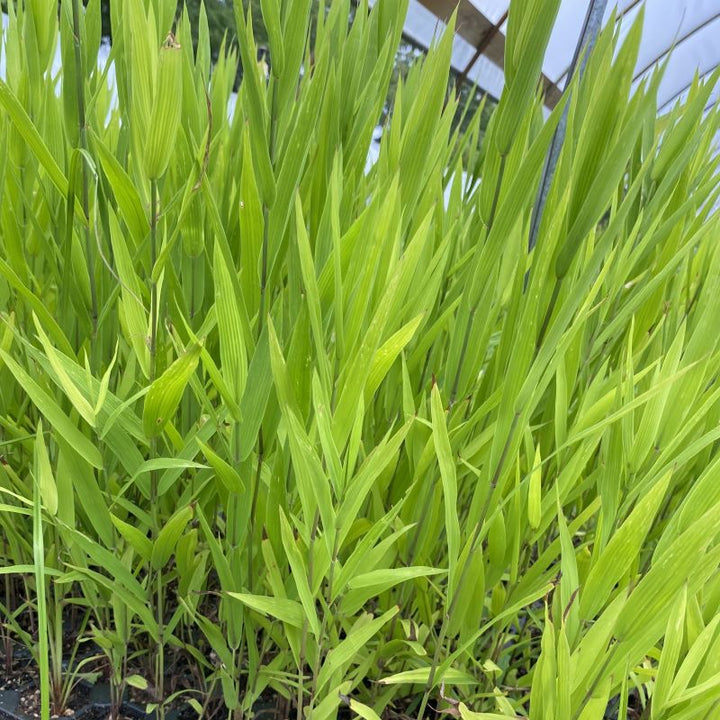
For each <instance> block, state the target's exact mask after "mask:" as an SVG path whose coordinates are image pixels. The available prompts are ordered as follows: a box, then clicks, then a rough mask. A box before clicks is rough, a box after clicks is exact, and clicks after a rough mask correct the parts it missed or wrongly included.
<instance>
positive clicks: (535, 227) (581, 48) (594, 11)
mask: <svg viewBox="0 0 720 720" xmlns="http://www.w3.org/2000/svg"><path fill="white" fill-rule="evenodd" d="M607 1H608V0H590V5H589V7H588V11H587V14H586V15H585V22H584V23H583V27H582V31H581V32H580V37H579V39H578V43H577V45H576V47H575V54H574V55H573V59H572V62H571V63H570V69H569V70H568V75H567V80H566V81H565V88H566V90H567V88H568V86H569V85H570V81H571V80H572V78H573V75H574V74H575V70H576V66H577V63H578V60H579V59H580V57H581V55H582V62H581V63H580V69H579V71H578V72H579V73H580V76H582V74H583V71H584V70H585V64H586V63H587V59H588V55H589V54H590V53H591V52H592V49H593V47H594V46H595V41H596V40H597V36H598V33H599V32H600V27H601V26H602V19H603V16H604V15H605V8H606V7H607ZM583 53H584V54H583ZM567 113H568V105H565V109H564V110H563V114H562V117H561V118H560V122H559V123H558V126H557V128H556V129H555V134H554V135H553V139H552V142H551V143H550V148H549V150H548V154H547V158H545V167H544V168H543V173H542V179H541V181H540V187H539V188H538V194H537V198H536V199H535V206H534V207H533V212H532V218H531V221H530V237H529V238H528V251H530V250H532V249H533V248H534V247H535V243H536V242H537V234H538V231H539V229H540V221H541V220H542V213H543V209H544V208H545V202H546V200H547V194H548V191H549V190H550V184H551V183H552V179H553V176H554V175H555V166H556V165H557V161H558V157H559V156H560V150H561V148H562V145H563V141H564V140H565V130H566V127H567Z"/></svg>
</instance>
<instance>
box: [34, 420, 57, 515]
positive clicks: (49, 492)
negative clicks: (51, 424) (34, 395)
mask: <svg viewBox="0 0 720 720" xmlns="http://www.w3.org/2000/svg"><path fill="white" fill-rule="evenodd" d="M35 479H36V480H37V483H38V487H39V488H40V499H41V500H42V504H43V505H44V506H45V509H46V510H47V511H48V512H49V513H50V514H51V515H55V513H57V509H58V491H57V485H56V484H55V478H54V477H53V471H52V466H51V465H50V456H49V455H48V451H47V447H46V446H45V438H44V437H43V426H42V421H40V422H39V423H38V426H37V434H36V435H35Z"/></svg>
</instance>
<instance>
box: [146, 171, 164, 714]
mask: <svg viewBox="0 0 720 720" xmlns="http://www.w3.org/2000/svg"><path fill="white" fill-rule="evenodd" d="M157 220H158V188H157V181H156V180H151V181H150V382H151V383H152V382H153V381H154V380H155V378H156V376H157V336H158V330H159V328H158V304H159V303H158V287H157V281H156V280H155V279H154V278H153V270H154V269H155V263H156V262H157ZM156 455H157V440H156V439H155V438H153V439H152V440H151V441H150V457H151V459H152V458H153V457H155V456H156ZM158 481H159V477H158V471H157V470H152V471H151V472H150V512H151V516H152V534H153V541H156V540H157V537H158V534H159V533H160V511H159V507H158V504H159V500H160V496H159V489H158ZM152 584H153V583H151V586H152ZM154 585H155V602H154V605H155V614H156V620H157V624H158V642H157V646H156V657H155V689H156V692H157V698H158V708H157V713H158V718H159V720H163V718H164V717H165V706H164V697H163V696H164V692H165V657H164V652H165V641H164V628H163V620H164V612H163V580H162V572H161V571H160V570H158V571H157V572H156V573H155V577H154ZM151 592H152V590H151Z"/></svg>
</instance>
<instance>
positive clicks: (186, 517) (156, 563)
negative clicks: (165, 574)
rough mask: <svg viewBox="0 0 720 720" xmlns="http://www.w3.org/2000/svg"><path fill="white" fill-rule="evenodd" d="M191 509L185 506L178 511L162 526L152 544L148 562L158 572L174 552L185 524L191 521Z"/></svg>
mask: <svg viewBox="0 0 720 720" xmlns="http://www.w3.org/2000/svg"><path fill="white" fill-rule="evenodd" d="M192 517H193V508H192V506H190V505H187V506H186V507H184V508H181V509H180V510H178V511H177V512H176V513H175V514H174V515H173V516H172V517H171V518H170V519H169V520H168V521H167V522H166V523H165V525H164V526H163V529H162V530H161V531H160V533H159V534H158V536H157V538H156V540H155V543H154V544H153V549H152V555H151V557H150V562H151V564H152V566H153V567H154V568H155V569H156V570H159V569H160V568H162V567H164V566H165V565H166V564H167V561H168V560H169V559H170V556H171V555H172V554H173V552H174V551H175V546H176V545H177V541H178V540H179V539H180V536H181V535H182V534H183V532H184V531H185V528H186V527H187V524H188V523H189V522H190V520H192Z"/></svg>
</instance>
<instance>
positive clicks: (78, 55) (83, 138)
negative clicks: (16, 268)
mask: <svg viewBox="0 0 720 720" xmlns="http://www.w3.org/2000/svg"><path fill="white" fill-rule="evenodd" d="M72 12H73V45H74V52H75V87H76V94H77V106H78V142H79V145H80V148H81V149H82V150H87V149H88V144H87V121H86V118H85V74H84V72H83V67H82V52H81V48H80V2H79V0H73V3H72ZM80 167H81V169H82V170H81V172H82V209H83V213H84V215H85V218H86V220H87V225H85V257H86V260H87V265H88V275H89V278H90V302H91V322H92V329H93V344H92V350H93V352H92V355H93V357H95V356H96V352H95V344H96V342H95V341H96V336H97V324H98V299H97V288H96V286H95V262H94V256H93V247H92V242H91V240H90V212H89V208H90V202H89V191H88V174H87V167H86V165H85V159H84V158H83V159H82V161H81V163H80Z"/></svg>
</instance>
